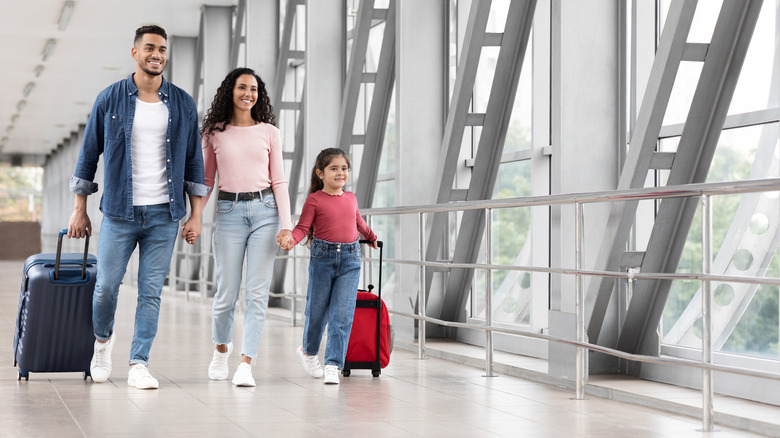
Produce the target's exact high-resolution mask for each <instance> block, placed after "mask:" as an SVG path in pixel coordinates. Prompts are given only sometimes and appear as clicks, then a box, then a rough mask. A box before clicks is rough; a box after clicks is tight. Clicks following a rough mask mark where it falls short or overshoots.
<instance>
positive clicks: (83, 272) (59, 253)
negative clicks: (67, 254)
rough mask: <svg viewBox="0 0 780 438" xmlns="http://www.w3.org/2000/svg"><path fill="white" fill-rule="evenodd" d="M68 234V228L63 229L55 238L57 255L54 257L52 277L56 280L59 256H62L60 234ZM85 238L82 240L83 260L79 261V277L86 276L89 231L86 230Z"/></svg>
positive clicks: (58, 269) (58, 274)
mask: <svg viewBox="0 0 780 438" xmlns="http://www.w3.org/2000/svg"><path fill="white" fill-rule="evenodd" d="M66 234H68V230H67V229H64V230H62V231H60V235H59V237H58V238H57V255H56V256H55V259H54V279H55V280H58V279H59V276H60V258H61V256H62V236H64V235H66ZM84 234H86V237H87V240H86V241H84V260H82V261H81V279H82V280H84V279H85V278H87V254H88V253H89V232H88V231H86V232H85V233H84Z"/></svg>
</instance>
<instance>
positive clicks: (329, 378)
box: [325, 365, 339, 385]
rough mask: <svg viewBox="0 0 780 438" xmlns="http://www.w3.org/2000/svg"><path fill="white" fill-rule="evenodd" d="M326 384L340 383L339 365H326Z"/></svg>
mask: <svg viewBox="0 0 780 438" xmlns="http://www.w3.org/2000/svg"><path fill="white" fill-rule="evenodd" d="M325 384H330V385H338V384H339V367H337V366H336V365H325Z"/></svg>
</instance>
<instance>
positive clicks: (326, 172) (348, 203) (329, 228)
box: [68, 25, 377, 389]
mask: <svg viewBox="0 0 780 438" xmlns="http://www.w3.org/2000/svg"><path fill="white" fill-rule="evenodd" d="M167 39H168V37H167V34H166V32H165V30H164V29H163V28H161V27H159V26H153V25H152V26H142V27H140V28H138V29H137V30H136V32H135V38H134V40H133V47H132V49H131V56H132V58H133V60H134V62H135V72H134V73H132V74H131V75H130V76H129V77H128V78H126V79H124V80H121V81H119V82H116V83H114V84H112V85H110V86H109V87H108V88H106V89H105V90H103V91H102V92H101V93H100V94H99V95H98V96H97V99H96V100H95V103H94V105H93V108H92V112H91V113H90V117H89V119H88V121H87V125H86V128H85V133H84V140H83V144H82V146H81V152H80V154H79V158H78V162H77V165H76V170H75V172H74V175H73V177H72V178H71V181H70V189H71V191H72V192H73V193H74V196H75V200H74V207H73V214H72V215H71V218H70V223H69V225H68V236H69V237H74V238H81V237H84V236H85V235H86V234H88V233H89V234H91V232H92V224H91V222H90V219H89V216H88V215H87V213H86V211H87V209H86V206H87V197H88V196H89V195H91V194H93V193H96V192H97V191H98V185H97V184H96V183H95V182H94V179H95V175H96V172H97V167H98V161H99V159H100V157H101V155H102V157H103V163H104V164H103V175H104V176H103V178H104V179H103V180H104V187H103V194H102V197H101V200H100V210H101V212H102V213H103V219H102V222H101V227H100V236H99V239H98V256H97V257H98V267H99V269H98V273H97V280H96V285H95V291H94V295H93V303H92V308H93V321H92V325H93V330H94V335H95V338H96V341H95V347H94V354H93V357H92V361H91V363H90V373H91V375H92V379H93V380H94V381H95V382H96V383H101V382H105V381H106V380H108V379H109V378H110V377H111V373H112V352H113V348H114V345H115V344H116V339H117V336H116V333H115V332H114V315H115V313H116V307H117V297H118V295H119V290H120V284H121V282H122V278H123V277H124V274H125V271H126V269H127V265H128V262H129V260H130V256H131V255H132V253H133V251H134V250H135V248H136V246H137V247H138V251H139V257H138V260H139V261H138V300H137V305H136V316H135V325H134V333H133V337H132V342H131V347H130V355H129V362H128V364H129V369H128V374H127V383H128V385H130V386H133V387H136V388H138V389H157V388H158V387H159V381H158V380H157V379H156V378H155V377H154V376H152V374H151V373H150V372H149V368H148V367H149V357H150V351H151V348H152V344H153V341H154V338H155V336H156V333H157V322H158V318H159V313H160V304H161V299H160V294H161V291H162V287H163V283H164V281H165V277H166V275H167V272H168V267H169V266H170V262H171V257H172V254H173V249H174V246H175V243H176V238H177V236H180V237H181V239H183V240H185V241H186V242H187V243H189V244H191V245H192V244H195V243H196V241H197V239H198V238H199V237H200V234H201V217H202V214H203V210H204V209H205V208H206V205H207V202H208V200H209V198H210V197H211V195H212V193H213V189H214V186H215V184H216V185H217V187H216V189H217V190H216V191H217V193H216V203H217V205H216V219H215V223H216V224H215V228H214V232H213V235H212V236H211V238H212V240H213V242H212V243H213V250H214V264H215V277H216V285H217V288H216V293H215V295H214V304H213V309H212V340H213V342H214V350H213V355H212V360H211V363H210V364H209V365H208V377H209V379H211V380H227V379H228V377H229V375H230V371H231V368H232V367H233V365H234V364H233V363H231V362H230V357H231V354H232V352H233V349H234V347H233V345H234V342H233V322H234V315H235V310H236V304H237V301H238V298H239V291H240V288H241V281H242V277H245V290H246V302H245V309H246V310H245V311H244V316H243V333H242V337H241V345H240V358H238V361H237V364H236V365H235V368H234V370H235V371H234V372H233V378H232V384H234V385H236V386H255V384H256V383H255V380H254V378H253V376H252V367H251V364H252V360H253V359H254V358H256V357H257V355H258V349H259V345H260V340H261V337H262V334H263V327H264V325H265V320H266V312H267V308H268V296H269V286H270V283H271V276H272V273H273V265H274V259H275V256H276V252H277V250H278V248H280V247H281V248H282V249H284V250H290V249H292V248H293V247H294V245H296V244H298V243H299V242H301V241H303V240H304V238H305V239H306V244H307V245H308V246H309V248H310V251H311V259H310V264H309V285H308V292H307V303H306V311H305V312H306V313H305V314H306V323H305V327H304V334H303V339H302V345H301V346H300V347H298V353H297V354H298V356H299V357H300V360H301V362H302V365H303V367H304V369H305V370H306V372H307V373H308V374H309V375H311V376H312V377H314V378H320V377H323V376H324V377H325V378H324V382H325V383H327V384H338V383H339V378H338V372H339V370H340V369H341V368H342V367H343V365H344V360H345V355H346V352H347V345H348V341H349V334H350V330H351V327H352V317H353V313H354V309H355V299H356V296H357V285H358V279H359V276H360V246H359V244H358V239H359V238H360V235H362V236H363V238H364V239H366V240H369V241H371V242H373V244H372V245H371V246H373V247H374V248H376V247H377V244H376V240H377V237H376V235H375V234H374V233H373V231H372V230H371V229H370V228H369V227H368V225H367V224H366V222H365V221H364V220H363V218H362V217H361V216H360V211H359V210H358V207H357V200H356V197H355V195H354V194H353V193H351V192H348V191H345V190H344V187H345V186H346V185H347V182H348V179H349V171H350V162H349V158H348V157H347V154H346V153H345V152H344V151H342V150H340V149H335V148H329V149H324V150H323V151H322V152H320V154H319V155H318V156H317V159H316V162H315V164H314V167H313V169H312V174H311V185H310V187H309V192H308V197H307V199H306V201H305V203H304V206H303V209H302V211H301V215H300V219H299V221H298V223H297V225H296V226H295V227H293V223H292V219H291V209H292V206H291V205H290V196H289V193H288V183H287V180H286V178H285V174H284V163H283V148H282V144H281V136H280V132H279V129H278V128H277V127H276V126H275V125H276V116H275V115H274V112H273V108H272V106H271V103H270V99H269V97H268V92H267V89H266V84H265V83H264V82H263V80H262V79H261V78H260V76H259V75H257V74H256V73H255V72H254V71H253V70H251V69H249V68H237V69H235V70H233V71H232V72H230V73H229V74H228V75H227V76H226V77H225V78H224V80H223V81H222V83H221V85H220V86H219V88H218V89H217V92H216V95H215V96H214V99H213V102H212V104H211V107H210V109H209V110H208V112H207V114H206V116H205V118H204V120H203V124H202V127H201V128H200V129H199V128H198V122H199V121H198V114H197V108H196V106H195V103H194V101H193V100H192V98H191V97H190V96H189V95H188V94H187V93H186V92H185V91H183V90H182V89H180V88H178V87H176V86H175V85H173V84H171V83H169V82H167V81H166V80H165V78H164V77H163V74H162V73H163V69H164V67H165V65H166V62H167V57H168V50H167V49H168V47H167ZM187 200H189V208H188V207H187ZM187 214H189V216H188V218H187V219H186V221H185V222H184V224H183V225H182V226H181V227H180V221H181V220H182V219H183V218H184V217H185V216H187ZM244 265H246V272H245V273H244V272H243V267H244ZM326 326H327V332H328V335H327V342H326V346H325V354H324V371H323V367H322V366H321V365H320V363H319V359H318V357H317V354H318V353H319V349H320V343H321V341H322V336H323V333H324V331H325V328H326ZM204 368H205V365H204Z"/></svg>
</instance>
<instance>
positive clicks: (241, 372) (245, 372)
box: [233, 362, 255, 386]
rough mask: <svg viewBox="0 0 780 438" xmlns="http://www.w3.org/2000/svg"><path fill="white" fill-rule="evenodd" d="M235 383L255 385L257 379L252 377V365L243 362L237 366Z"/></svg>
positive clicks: (237, 384)
mask: <svg viewBox="0 0 780 438" xmlns="http://www.w3.org/2000/svg"><path fill="white" fill-rule="evenodd" d="M233 384H234V385H236V386H255V379H254V378H253V377H252V365H249V364H248V363H246V362H241V363H240V364H238V368H236V374H234V375H233Z"/></svg>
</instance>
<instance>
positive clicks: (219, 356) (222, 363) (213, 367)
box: [209, 342, 233, 380]
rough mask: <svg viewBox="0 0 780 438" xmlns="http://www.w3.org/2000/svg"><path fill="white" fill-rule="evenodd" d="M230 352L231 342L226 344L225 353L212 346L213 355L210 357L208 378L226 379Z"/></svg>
mask: <svg viewBox="0 0 780 438" xmlns="http://www.w3.org/2000/svg"><path fill="white" fill-rule="evenodd" d="M232 352H233V343H232V342H231V343H229V344H228V345H227V352H225V353H220V352H219V351H217V349H216V348H214V355H213V356H212V357H211V363H210V364H209V379H211V380H227V378H228V373H229V371H228V358H229V357H230V353H232Z"/></svg>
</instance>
